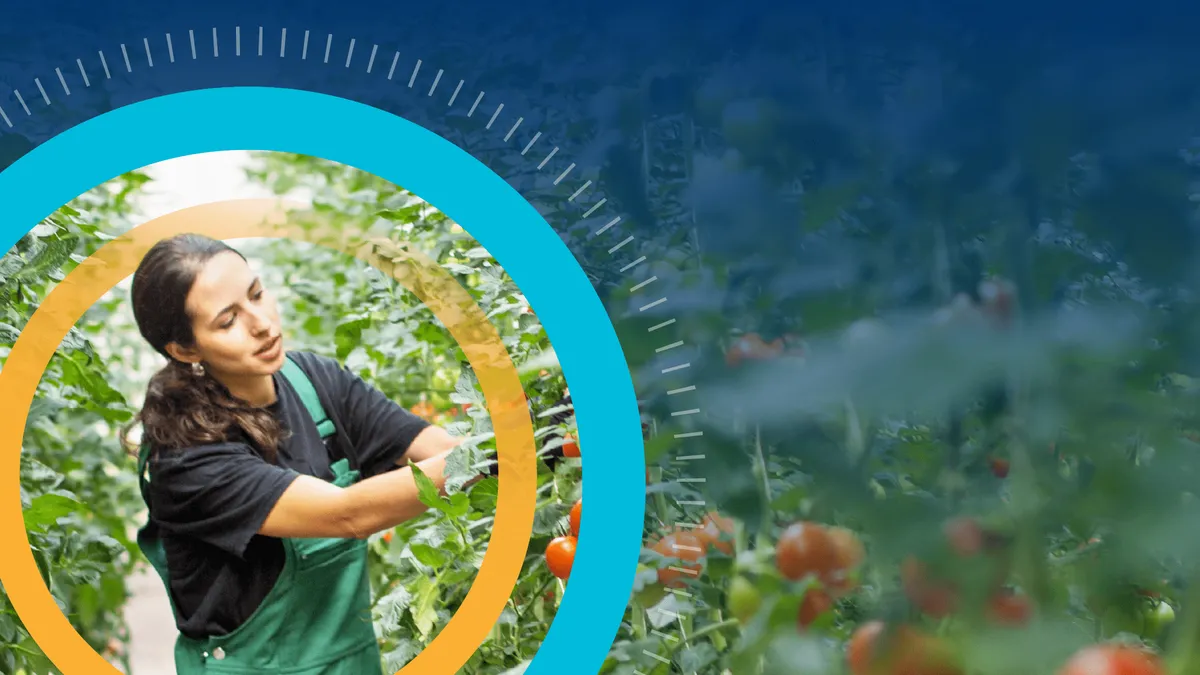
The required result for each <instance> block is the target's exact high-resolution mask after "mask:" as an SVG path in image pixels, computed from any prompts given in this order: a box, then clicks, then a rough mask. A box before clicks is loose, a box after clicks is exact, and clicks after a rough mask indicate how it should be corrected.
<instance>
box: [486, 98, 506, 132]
mask: <svg viewBox="0 0 1200 675" xmlns="http://www.w3.org/2000/svg"><path fill="white" fill-rule="evenodd" d="M501 110H504V104H503V103H501V104H500V105H499V106H497V108H496V112H494V113H492V119H490V120H488V123H487V126H486V127H484V128H485V129H491V128H492V123H493V122H495V121H496V118H497V117H499V116H500V111H501Z"/></svg>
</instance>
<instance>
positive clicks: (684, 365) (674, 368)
mask: <svg viewBox="0 0 1200 675" xmlns="http://www.w3.org/2000/svg"><path fill="white" fill-rule="evenodd" d="M691 367H692V364H690V363H681V364H679V365H678V366H671V367H670V368H663V369H662V374H663V375H666V374H667V373H673V372H675V371H677V370H683V369H684V368H691Z"/></svg>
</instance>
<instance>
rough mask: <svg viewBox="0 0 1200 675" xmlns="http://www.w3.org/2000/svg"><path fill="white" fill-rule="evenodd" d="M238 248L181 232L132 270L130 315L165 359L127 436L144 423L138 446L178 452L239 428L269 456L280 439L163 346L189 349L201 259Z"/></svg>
mask: <svg viewBox="0 0 1200 675" xmlns="http://www.w3.org/2000/svg"><path fill="white" fill-rule="evenodd" d="M225 252H232V253H236V254H237V255H239V256H241V257H242V259H243V260H244V259H245V256H242V254H241V253H239V252H238V251H237V250H235V249H233V248H232V247H230V246H229V245H227V244H225V243H224V242H222V241H219V240H217V239H212V238H210V237H206V236H203V235H198V234H181V235H176V236H174V237H170V238H168V239H164V240H162V241H160V242H158V243H156V244H155V245H154V246H153V247H152V248H151V249H150V250H149V251H148V252H147V253H146V257H145V258H143V259H142V261H141V263H140V264H139V265H138V268H137V270H136V271H135V272H134V275H133V291H132V296H133V297H132V301H133V315H134V319H135V320H136V321H137V325H138V331H140V332H141V334H142V337H143V338H145V340H146V342H148V343H150V346H151V347H153V348H154V349H155V351H157V352H158V353H159V354H162V355H163V356H164V357H166V359H167V365H166V366H165V367H164V368H162V369H161V370H159V371H158V372H157V373H155V374H154V376H153V377H151V378H150V382H149V384H148V385H147V387H146V400H145V403H144V404H143V405H142V409H141V411H139V412H138V414H137V415H136V416H135V418H134V419H133V422H132V423H131V424H130V426H129V427H128V428H127V429H126V433H128V431H130V430H132V428H133V427H134V426H135V425H137V424H139V423H140V424H141V425H142V430H143V431H142V443H149V444H150V447H152V448H154V449H155V450H176V449H180V448H187V447H192V446H196V445H203V444H208V443H220V442H224V441H229V440H231V439H232V438H234V437H235V436H237V435H238V434H239V432H241V433H242V434H245V436H247V437H249V439H250V441H251V442H252V443H253V444H254V445H255V446H256V447H257V448H258V449H259V451H260V452H262V453H263V456H264V457H266V458H267V459H268V460H270V461H274V458H275V455H276V453H277V451H278V446H279V443H280V440H281V437H282V428H281V425H280V424H279V421H278V420H277V419H276V418H275V417H274V416H273V415H272V414H271V413H270V411H268V410H267V409H265V408H259V407H255V406H252V405H250V404H249V403H248V402H246V401H243V400H240V399H238V398H236V397H235V396H233V395H232V394H231V393H230V392H229V390H228V389H227V388H226V387H225V386H224V385H223V384H221V383H220V382H218V381H217V380H216V379H215V378H214V377H212V376H211V375H208V374H203V375H197V374H195V373H193V372H192V368H191V365H190V364H187V363H183V362H181V361H178V360H176V359H174V358H173V357H172V356H171V355H170V353H169V352H167V345H168V344H170V343H172V342H175V343H178V344H179V345H180V346H182V347H191V346H193V344H194V340H195V335H194V334H193V333H192V317H191V316H190V315H189V314H188V311H187V297H188V293H189V292H190V291H191V289H192V284H194V283H195V281H196V277H197V275H198V274H199V273H200V270H201V269H202V268H203V267H204V264H205V263H207V262H208V261H209V260H211V259H212V258H213V257H215V256H217V255H219V254H221V253H225Z"/></svg>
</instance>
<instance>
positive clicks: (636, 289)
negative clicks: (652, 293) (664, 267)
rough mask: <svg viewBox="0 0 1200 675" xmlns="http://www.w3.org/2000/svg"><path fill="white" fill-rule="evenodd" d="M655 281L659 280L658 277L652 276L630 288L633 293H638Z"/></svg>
mask: <svg viewBox="0 0 1200 675" xmlns="http://www.w3.org/2000/svg"><path fill="white" fill-rule="evenodd" d="M630 238H631V239H632V237H630ZM655 281H658V277H650V278H649V279H647V280H645V281H643V282H641V283H640V284H638V285H637V286H634V287H633V288H631V289H629V291H630V292H631V293H637V292H638V291H640V290H642V289H643V288H645V287H646V286H649V285H650V284H652V283H654V282H655Z"/></svg>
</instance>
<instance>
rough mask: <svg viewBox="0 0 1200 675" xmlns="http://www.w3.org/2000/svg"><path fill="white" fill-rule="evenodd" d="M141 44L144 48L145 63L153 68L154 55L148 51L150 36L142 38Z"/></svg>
mask: <svg viewBox="0 0 1200 675" xmlns="http://www.w3.org/2000/svg"><path fill="white" fill-rule="evenodd" d="M142 45H143V46H144V47H145V48H146V63H148V64H150V67H151V68H153V67H154V55H153V54H151V53H150V38H142Z"/></svg>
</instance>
